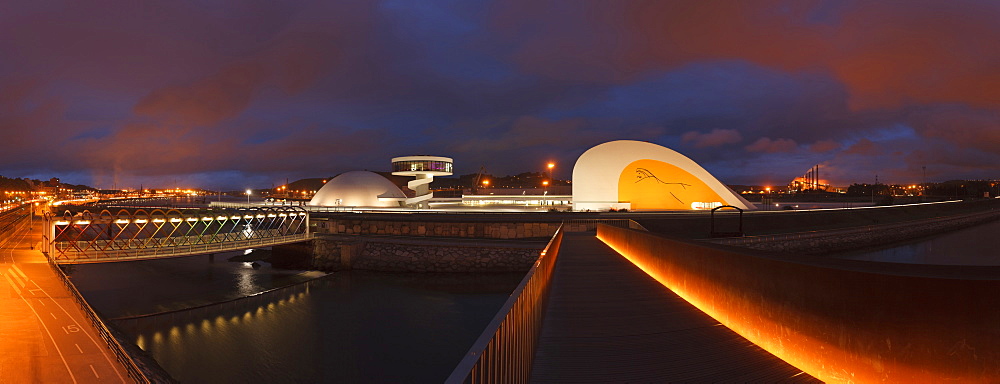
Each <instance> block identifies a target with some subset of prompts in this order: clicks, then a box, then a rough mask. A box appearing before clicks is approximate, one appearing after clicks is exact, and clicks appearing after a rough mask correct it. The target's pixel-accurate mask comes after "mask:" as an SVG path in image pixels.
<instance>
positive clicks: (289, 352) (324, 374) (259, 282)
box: [72, 256, 523, 383]
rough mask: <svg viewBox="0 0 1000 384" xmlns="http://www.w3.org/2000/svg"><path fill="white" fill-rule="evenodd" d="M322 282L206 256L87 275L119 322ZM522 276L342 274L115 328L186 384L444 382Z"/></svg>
mask: <svg viewBox="0 0 1000 384" xmlns="http://www.w3.org/2000/svg"><path fill="white" fill-rule="evenodd" d="M316 275H317V274H316V273H315V272H314V273H311V274H310V273H308V272H303V271H284V270H276V269H272V268H270V267H269V266H267V265H266V263H265V264H264V266H263V267H261V268H260V269H257V270H254V269H253V268H251V267H249V266H248V265H246V264H244V263H242V262H226V261H225V258H224V257H221V256H217V257H216V259H215V263H210V262H209V261H208V258H207V256H199V257H190V258H179V259H167V260H155V261H141V262H126V263H115V264H94V265H82V266H77V267H75V268H74V270H73V271H72V276H73V280H74V282H76V283H77V285H78V287H79V288H80V290H81V292H82V293H83V294H84V296H86V298H87V299H88V301H90V302H91V305H93V306H94V307H95V308H96V309H97V310H98V311H100V312H102V313H103V314H104V315H105V317H108V318H113V317H120V316H127V315H136V314H140V313H144V312H158V311H163V310H168V309H177V308H182V307H188V306H192V305H198V304H203V303H205V302H208V301H211V300H216V301H217V300H220V299H226V298H231V297H236V296H241V295H245V294H248V293H253V292H259V291H263V290H266V289H269V288H272V287H276V286H283V285H286V284H288V283H294V282H295V281H297V280H304V279H307V278H309V277H312V276H316ZM522 277H523V273H502V274H389V273H374V272H360V271H352V272H338V273H335V274H332V275H330V276H327V277H324V278H322V279H320V280H315V281H313V282H310V283H307V284H306V285H303V284H299V285H296V287H302V288H299V289H296V288H293V289H291V290H290V291H291V293H289V294H287V295H283V296H282V298H281V299H280V300H279V299H278V298H274V299H269V300H270V301H268V302H261V301H260V300H242V301H238V302H236V303H233V304H227V305H222V306H217V307H209V308H207V309H199V310H194V311H183V312H179V313H176V314H165V315H159V316H154V317H152V318H142V319H138V320H124V321H116V322H115V323H116V324H117V325H118V326H119V327H120V328H121V329H122V330H123V331H124V332H125V333H126V334H128V335H129V337H132V338H133V339H134V341H135V342H136V343H137V344H138V345H139V346H140V347H142V348H143V349H144V350H146V351H148V352H150V353H151V354H152V355H153V356H154V357H155V358H156V360H157V361H158V362H159V363H160V365H161V366H163V367H164V368H165V369H166V370H167V371H168V372H170V374H171V375H172V376H173V377H174V378H176V379H178V380H180V381H181V382H183V383H236V382H261V383H264V382H266V383H315V382H376V383H389V382H395V383H401V382H441V381H443V380H444V379H445V378H446V377H447V376H448V374H449V373H451V370H452V369H453V368H454V367H455V365H456V364H457V363H458V361H459V360H460V359H461V358H462V356H463V355H464V354H465V353H466V352H467V351H468V349H469V347H470V346H471V345H472V343H473V342H474V341H475V339H476V338H477V337H478V336H479V334H480V333H481V332H482V331H483V329H484V328H485V327H486V325H487V323H488V322H489V321H490V319H492V317H493V316H494V315H495V314H496V312H497V310H498V309H499V308H500V306H501V305H502V304H503V302H504V301H505V300H506V299H507V296H508V295H509V294H510V292H511V291H512V290H513V289H514V287H516V286H517V284H518V282H519V281H520V280H521V278H522Z"/></svg>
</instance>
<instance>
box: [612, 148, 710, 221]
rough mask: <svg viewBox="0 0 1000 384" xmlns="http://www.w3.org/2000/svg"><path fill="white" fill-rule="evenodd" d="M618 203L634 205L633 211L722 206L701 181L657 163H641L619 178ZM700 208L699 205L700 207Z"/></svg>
mask: <svg viewBox="0 0 1000 384" xmlns="http://www.w3.org/2000/svg"><path fill="white" fill-rule="evenodd" d="M618 200H619V201H621V202H623V203H631V208H632V209H634V210H635V209H640V210H641V209H657V210H661V209H663V210H680V209H695V207H692V203H706V204H701V205H702V207H703V208H704V207H708V208H710V207H711V205H710V204H712V203H716V204H718V205H721V204H723V203H722V201H723V200H722V197H720V196H719V194H718V193H715V191H714V190H712V188H711V187H709V186H708V185H707V184H705V182H703V181H701V179H699V178H697V177H695V176H694V175H692V174H690V173H688V172H687V171H685V170H683V169H681V168H680V167H677V166H675V165H673V164H668V163H665V162H662V161H657V160H648V159H646V160H637V161H633V162H632V163H631V164H629V165H628V166H626V167H625V169H623V170H622V173H621V175H620V176H619V177H618ZM696 205H697V204H696Z"/></svg>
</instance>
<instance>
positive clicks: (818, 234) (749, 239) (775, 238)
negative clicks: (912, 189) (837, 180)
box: [704, 211, 1000, 246]
mask: <svg viewBox="0 0 1000 384" xmlns="http://www.w3.org/2000/svg"><path fill="white" fill-rule="evenodd" d="M993 216H1000V211H986V212H979V213H973V214H964V215H955V216H942V217H934V218H930V219H920V220H910V221H903V222H899V223H892V224H874V225H866V226H861V227H851V228H842V229H829V230H820V231H806V232H794V233H782V234H776V235H761V236H744V237H727V238H719V239H705V240H704V241H707V242H711V243H715V244H725V245H735V246H743V245H751V244H761V243H771V242H783V241H790V240H806V239H816V238H822V237H830V236H844V235H851V234H856V233H867V232H873V231H879V232H893V231H896V230H899V229H906V228H912V227H914V226H918V225H925V224H942V223H948V222H953V221H962V220H969V219H977V218H989V217H993Z"/></svg>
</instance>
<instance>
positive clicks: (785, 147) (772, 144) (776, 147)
mask: <svg viewBox="0 0 1000 384" xmlns="http://www.w3.org/2000/svg"><path fill="white" fill-rule="evenodd" d="M797 146H798V145H797V144H795V140H792V139H773V140H772V139H771V138H768V137H761V138H759V139H757V141H755V142H753V144H750V145H748V146H746V148H745V149H746V150H747V151H748V152H764V153H778V152H792V151H794V150H795V148H796V147H797Z"/></svg>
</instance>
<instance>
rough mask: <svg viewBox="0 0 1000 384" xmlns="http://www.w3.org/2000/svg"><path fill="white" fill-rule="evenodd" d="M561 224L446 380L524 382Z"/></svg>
mask: <svg viewBox="0 0 1000 384" xmlns="http://www.w3.org/2000/svg"><path fill="white" fill-rule="evenodd" d="M563 233H564V232H563V229H562V226H560V227H559V229H557V230H556V233H555V235H553V236H552V239H551V240H549V243H548V245H546V246H545V249H544V250H542V252H541V255H540V256H539V257H538V260H536V261H535V265H534V266H532V267H531V269H530V270H529V271H528V274H527V275H525V276H524V279H523V280H521V284H519V285H518V286H517V288H516V289H514V292H513V293H511V295H510V297H509V298H508V299H507V302H505V303H504V305H503V307H501V308H500V311H499V312H498V313H497V315H496V316H495V317H494V318H493V320H492V321H490V324H489V325H488V326H487V327H486V330H485V331H484V332H483V334H482V335H480V336H479V339H477V340H476V342H475V344H473V345H472V348H471V349H469V353H467V354H466V355H465V358H463V359H462V361H461V362H459V363H458V366H457V367H455V370H454V371H452V373H451V376H449V377H448V379H447V380H446V381H445V382H446V383H451V384H457V383H501V382H502V383H527V382H528V380H529V379H530V378H531V364H532V360H534V356H535V345H536V344H537V343H538V336H539V333H540V332H541V329H542V320H543V317H544V314H545V308H546V303H547V302H548V293H549V285H550V284H549V283H550V282H551V281H552V272H553V270H554V269H555V263H556V259H557V258H558V256H559V248H560V246H561V245H562V239H563Z"/></svg>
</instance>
